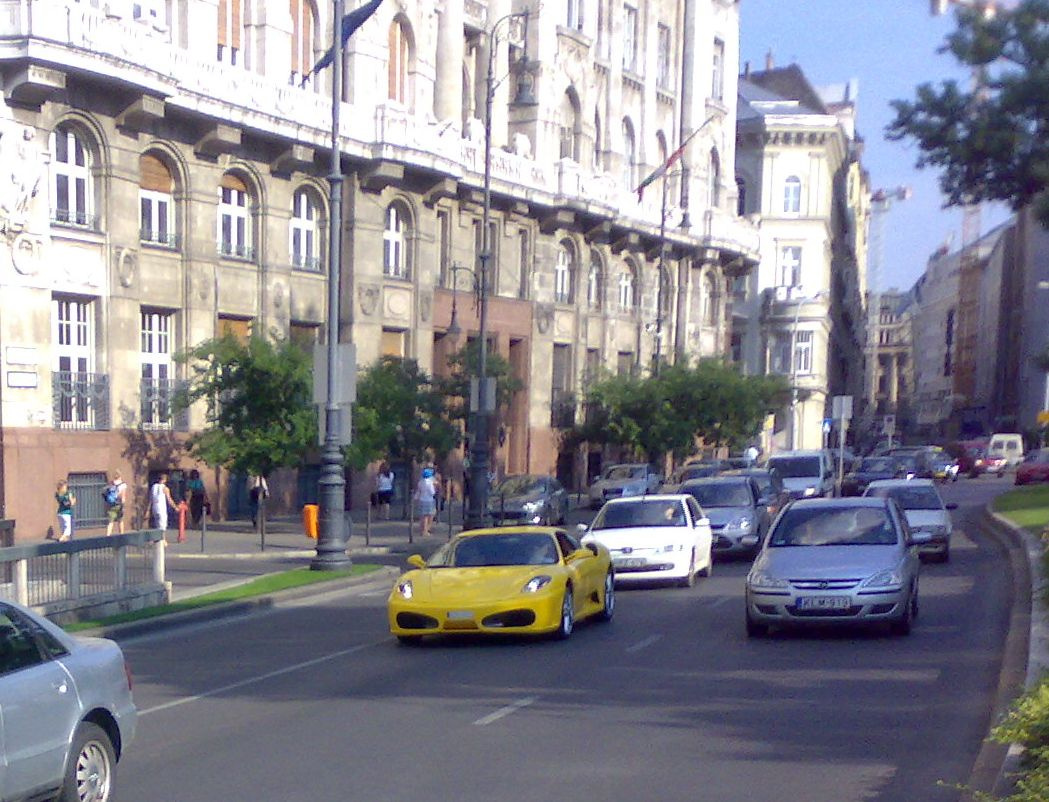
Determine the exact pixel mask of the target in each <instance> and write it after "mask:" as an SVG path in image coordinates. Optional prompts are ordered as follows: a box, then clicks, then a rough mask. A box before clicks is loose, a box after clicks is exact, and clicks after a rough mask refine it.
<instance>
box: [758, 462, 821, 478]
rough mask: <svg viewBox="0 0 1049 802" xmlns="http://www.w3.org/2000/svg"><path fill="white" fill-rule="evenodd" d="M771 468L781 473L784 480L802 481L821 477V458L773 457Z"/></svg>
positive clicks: (770, 463)
mask: <svg viewBox="0 0 1049 802" xmlns="http://www.w3.org/2000/svg"><path fill="white" fill-rule="evenodd" d="M769 467H770V468H775V469H776V470H777V471H779V475H780V476H782V477H783V478H784V479H801V478H803V477H809V476H820V475H821V474H822V473H823V471H821V470H820V458H819V457H773V458H772V459H770V460H769Z"/></svg>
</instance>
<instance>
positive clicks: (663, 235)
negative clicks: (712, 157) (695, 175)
mask: <svg viewBox="0 0 1049 802" xmlns="http://www.w3.org/2000/svg"><path fill="white" fill-rule="evenodd" d="M669 178H670V173H669V172H667V173H664V174H663V198H662V201H661V202H660V205H659V275H658V276H657V278H656V281H658V282H659V283H658V284H657V285H656V348H655V352H656V353H655V359H653V361H652V371H653V372H654V373H655V374H656V375H657V376H658V375H659V363H660V361H661V359H662V350H663V306H664V303H665V298H664V295H663V293H664V292H666V290H667V289H668V288H666V287H665V286H664V285H665V284H666V282H665V281H663V275H664V273H663V271H664V269H665V268H664V266H663V265H664V261H665V259H666V253H667V184H669V183H670V181H669V180H668V179H669Z"/></svg>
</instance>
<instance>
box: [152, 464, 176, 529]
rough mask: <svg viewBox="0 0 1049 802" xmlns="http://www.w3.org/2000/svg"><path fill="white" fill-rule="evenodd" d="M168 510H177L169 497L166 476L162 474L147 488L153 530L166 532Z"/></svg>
mask: <svg viewBox="0 0 1049 802" xmlns="http://www.w3.org/2000/svg"><path fill="white" fill-rule="evenodd" d="M169 509H170V510H173V511H177V510H178V508H177V507H176V506H175V500H174V499H173V498H172V497H171V488H169V487H168V475H167V474H166V473H162V474H160V476H158V477H157V480H156V481H155V482H154V483H153V484H152V485H151V486H150V488H149V517H150V523H151V525H152V527H153V528H154V529H159V530H161V531H162V532H165V531H167V528H168V510H169ZM165 539H166V538H165Z"/></svg>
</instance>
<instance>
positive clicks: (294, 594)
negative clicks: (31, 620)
mask: <svg viewBox="0 0 1049 802" xmlns="http://www.w3.org/2000/svg"><path fill="white" fill-rule="evenodd" d="M311 554H312V552H311ZM400 574H401V570H400V569H399V568H395V567H393V566H380V567H379V568H378V569H377V570H375V571H371V572H369V573H367V574H362V575H360V576H351V577H346V578H345V579H333V580H331V581H330V582H320V583H317V584H314V585H306V586H304V587H299V588H288V589H287V590H279V591H276V592H274V593H268V594H266V595H265V596H258V597H256V598H253V599H242V600H239V601H231V602H222V603H220V604H214V605H211V606H208V607H201V608H200V609H198V610H185V611H183V612H173V613H166V614H162V615H158V616H156V617H155V618H148V619H145V620H142V621H132V622H129V623H127V624H112V625H110V626H102V627H97V628H95V629H90V630H83V631H81V632H77V633H76V634H77V635H84V636H88V637H99V638H112V639H117V638H135V637H139V636H141V635H149V634H152V633H154V632H160V631H163V630H166V629H175V628H177V627H181V626H186V625H189V624H200V623H205V622H210V621H218V620H222V619H226V618H234V617H237V616H245V615H250V614H252V613H257V612H260V611H263V610H269V609H273V608H279V607H280V606H281V605H283V604H286V603H287V602H293V601H301V600H303V599H309V598H311V597H313V596H322V595H327V594H330V593H333V592H338V591H343V590H348V589H350V588H353V587H358V586H365V585H369V584H376V585H385V584H386V583H387V582H392V581H393V580H394V579H396V578H397V577H398V576H400ZM258 578H259V577H254V576H253V577H248V578H246V579H244V580H235V581H233V582H229V583H225V584H224V585H223V588H227V589H228V588H230V587H237V586H239V585H246V584H247V583H248V582H253V581H254V580H256V579H258ZM215 590H216V587H210V588H205V589H203V590H201V592H200V593H196V594H194V595H191V596H183V597H181V598H180V599H179V601H185V600H186V599H191V598H194V596H203V595H206V594H208V593H211V592H213V591H215Z"/></svg>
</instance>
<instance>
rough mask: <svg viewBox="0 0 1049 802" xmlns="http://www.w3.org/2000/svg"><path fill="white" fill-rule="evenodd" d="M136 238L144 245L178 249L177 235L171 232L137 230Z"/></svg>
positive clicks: (146, 229)
mask: <svg viewBox="0 0 1049 802" xmlns="http://www.w3.org/2000/svg"><path fill="white" fill-rule="evenodd" d="M138 238H139V240H140V241H141V242H143V243H145V244H146V245H156V246H157V247H160V248H171V249H172V250H175V249H177V248H178V234H175V233H172V232H168V231H165V232H160V231H153V230H152V229H148V228H143V229H140V230H139V234H138Z"/></svg>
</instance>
